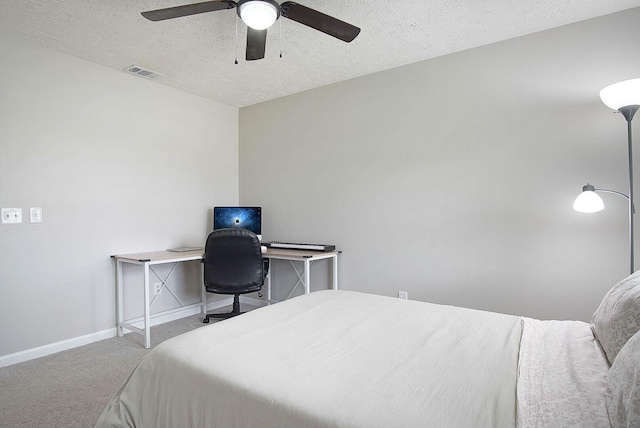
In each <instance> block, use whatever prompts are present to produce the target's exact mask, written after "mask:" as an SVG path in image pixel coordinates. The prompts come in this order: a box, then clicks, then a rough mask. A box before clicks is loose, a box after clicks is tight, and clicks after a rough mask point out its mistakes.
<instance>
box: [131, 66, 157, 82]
mask: <svg viewBox="0 0 640 428" xmlns="http://www.w3.org/2000/svg"><path fill="white" fill-rule="evenodd" d="M123 71H126V72H127V73H131V74H136V75H138V76H142V77H146V78H147V79H155V78H157V77H160V76H164V74H161V73H158V72H156V71H151V70H147V69H146V68H142V67H139V66H137V65H132V66H129V67H127V68H125V69H124V70H123Z"/></svg>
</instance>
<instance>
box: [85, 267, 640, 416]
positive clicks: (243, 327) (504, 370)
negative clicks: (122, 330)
mask: <svg viewBox="0 0 640 428" xmlns="http://www.w3.org/2000/svg"><path fill="white" fill-rule="evenodd" d="M638 275H639V274H634V275H632V276H631V277H629V278H627V279H625V280H624V281H621V282H620V283H618V284H616V286H614V287H613V288H612V289H611V290H610V291H609V292H608V293H607V295H606V296H605V297H604V299H603V301H602V303H601V304H600V307H599V308H598V310H597V311H596V313H595V314H594V317H593V320H592V322H591V323H585V322H579V321H541V320H535V319H531V318H525V317H517V316H512V315H505V314H497V313H492V312H484V311H479V310H472V309H465V308H459V307H453V306H444V305H436V304H430V303H424V302H417V301H408V300H400V299H394V298H389V297H382V296H376V295H371V294H365V293H356V292H349V291H334V290H327V291H319V292H314V293H311V294H308V295H304V296H300V297H296V298H294V299H290V300H288V301H286V302H282V303H278V304H276V305H271V306H268V307H264V308H260V309H256V310H254V311H251V312H249V313H247V314H244V315H242V316H239V317H236V318H233V319H230V320H226V321H223V322H219V323H216V324H213V325H211V326H206V327H202V328H199V329H196V330H194V331H191V332H189V333H185V334H183V335H180V336H178V337H175V338H173V339H170V340H168V341H166V342H164V343H162V344H160V345H158V346H157V347H156V348H155V349H153V350H152V351H151V352H149V354H147V356H146V357H145V358H144V359H143V360H142V361H141V362H140V364H139V365H138V366H137V367H136V368H135V369H134V370H133V372H132V373H131V374H130V375H129V377H128V379H127V380H126V381H125V382H124V384H123V385H122V387H121V388H120V390H119V391H118V392H117V393H116V395H115V396H114V398H113V399H112V400H111V402H110V403H109V404H108V405H107V407H106V408H105V410H104V411H103V413H102V415H101V416H100V419H99V420H98V422H97V424H96V427H98V428H102V427H153V428H159V427H210V428H213V427H220V428H230V427H238V428H240V427H242V428H251V427H259V428H269V427H273V428H276V427H278V428H321V427H322V428H326V427H344V428H365V427H366V428H375V427H385V428H389V427H438V428H444V427H455V428H461V427H520V428H524V427H554V428H555V427H581V428H586V427H614V428H618V427H622V426H624V427H627V426H628V427H631V426H638V425H637V424H639V423H640V417H639V416H638V414H639V413H640V412H639V410H640V392H639V390H640V376H637V378H636V375H635V374H636V371H637V368H638V367H639V366H640V333H637V331H638V330H639V329H640V278H639V277H638ZM634 424H635V425H634Z"/></svg>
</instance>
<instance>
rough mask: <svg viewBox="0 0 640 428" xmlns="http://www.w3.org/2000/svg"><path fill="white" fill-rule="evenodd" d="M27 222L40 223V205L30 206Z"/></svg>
mask: <svg viewBox="0 0 640 428" xmlns="http://www.w3.org/2000/svg"><path fill="white" fill-rule="evenodd" d="M29 223H42V208H41V207H31V208H30V209H29Z"/></svg>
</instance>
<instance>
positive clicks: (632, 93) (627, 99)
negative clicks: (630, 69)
mask: <svg viewBox="0 0 640 428" xmlns="http://www.w3.org/2000/svg"><path fill="white" fill-rule="evenodd" d="M600 99H601V100H602V102H603V103H604V104H605V105H606V106H607V107H609V108H611V109H613V110H619V109H620V108H622V107H627V106H633V105H640V79H631V80H625V81H623V82H618V83H614V84H613V85H609V86H607V87H606V88H603V89H602V90H601V91H600Z"/></svg>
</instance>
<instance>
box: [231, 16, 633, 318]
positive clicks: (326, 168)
mask: <svg viewBox="0 0 640 428" xmlns="http://www.w3.org/2000/svg"><path fill="white" fill-rule="evenodd" d="M638 22H640V9H632V10H629V11H626V12H622V13H618V14H614V15H609V16H606V17H602V18H599V19H594V20H590V21H585V22H581V23H577V24H574V25H569V26H566V27H562V28H558V29H554V30H550V31H544V32H541V33H537V34H533V35H529V36H526V37H521V38H518V39H513V40H509V41H505V42H501V43H496V44H493V45H489V46H484V47H480V48H476V49H472V50H468V51H465V52H461V53H456V54H453V55H449V56H445V57H440V58H436V59H433V60H428V61H424V62H420V63H416V64H412V65H408V66H405V67H401V68H397V69H393V70H389V71H385V72H381V73H377V74H373V75H369V76H366V77H362V78H358V79H354V80H350V81H346V82H342V83H339V84H335V85H332V86H327V87H323V88H319V89H316V90H312V91H308V92H305V93H301V94H297V95H294V96H289V97H286V98H281V99H278V100H275V101H271V102H266V103H263V104H259V105H255V106H250V107H246V108H242V109H241V110H240V202H241V203H242V202H244V203H249V202H250V203H252V204H261V205H262V206H263V207H264V208H263V209H264V216H265V218H264V224H263V234H264V236H265V239H268V240H269V239H271V240H272V239H277V240H282V241H293V242H321V243H334V244H336V245H337V246H338V247H339V248H340V249H341V250H343V251H344V253H343V254H342V256H341V260H340V263H341V267H340V281H341V286H342V288H345V289H349V290H358V291H364V292H370V293H377V294H383V295H389V296H397V292H398V290H404V291H408V292H409V298H411V299H417V300H425V301H432V302H439V303H447V304H455V305H462V306H468V307H473V308H480V309H486V310H492V311H499V312H506V313H512V314H521V315H526V316H531V317H536V318H543V319H549V318H552V319H581V320H585V321H587V320H589V319H590V317H591V314H592V313H593V311H594V310H595V308H596V307H597V305H598V303H599V301H600V299H601V298H602V296H603V294H604V293H605V292H606V291H607V290H608V289H609V288H610V287H611V286H612V285H613V284H614V283H615V282H617V281H618V280H620V279H622V278H623V277H625V276H626V275H628V273H629V271H628V269H629V267H628V229H627V219H628V217H627V211H626V201H625V200H624V199H623V198H617V197H615V196H610V195H607V196H605V197H604V199H605V203H606V204H607V209H606V210H605V211H604V212H602V213H599V214H596V215H585V214H580V213H576V212H574V211H573V210H572V208H571V205H572V202H573V200H574V198H575V197H576V196H577V194H578V193H579V192H580V190H581V188H582V186H583V185H584V184H586V183H587V181H590V182H591V183H593V184H595V185H597V186H599V187H605V188H611V189H616V190H620V191H625V192H626V189H627V169H626V165H627V160H626V159H627V155H626V153H627V152H626V122H625V121H624V118H622V116H621V115H619V114H618V115H616V114H614V113H613V112H612V111H611V110H609V109H608V108H607V107H605V106H604V105H603V104H602V102H601V101H600V99H599V95H598V92H599V90H600V89H601V88H603V87H604V86H606V85H608V84H611V83H615V82H618V81H621V80H626V79H630V78H635V77H640V56H638V55H637V52H638V40H640V25H638ZM639 121H640V119H638V118H637V119H636V121H635V124H634V130H635V132H636V133H637V134H638V135H639V137H638V139H639V140H640V132H639V131H640V126H638V122H639ZM636 153H638V151H636ZM636 164H638V163H637V159H636ZM638 165H640V164H638ZM636 176H637V175H636ZM638 184H640V183H636V186H637V185H638ZM318 270H319V273H320V276H321V277H324V276H326V274H327V269H325V268H322V267H320V268H319V269H318ZM315 282H316V285H317V286H319V287H320V286H322V285H323V282H324V279H323V278H321V279H320V280H316V281H315Z"/></svg>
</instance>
